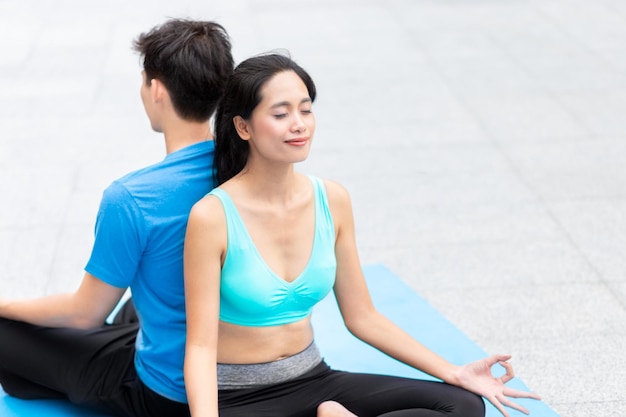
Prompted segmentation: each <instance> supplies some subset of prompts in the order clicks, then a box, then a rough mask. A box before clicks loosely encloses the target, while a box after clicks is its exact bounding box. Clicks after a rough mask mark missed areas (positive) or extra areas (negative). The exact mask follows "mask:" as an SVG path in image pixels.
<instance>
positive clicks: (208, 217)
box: [189, 194, 224, 224]
mask: <svg viewBox="0 0 626 417" xmlns="http://www.w3.org/2000/svg"><path fill="white" fill-rule="evenodd" d="M223 220H224V208H223V206H222V202H221V201H220V199H219V198H218V197H217V196H216V195H215V194H207V195H205V196H204V197H202V198H201V199H200V200H199V201H198V202H197V203H195V204H194V205H193V207H192V208H191V212H190V213H189V221H190V222H200V223H205V224H215V223H219V222H222V221H223Z"/></svg>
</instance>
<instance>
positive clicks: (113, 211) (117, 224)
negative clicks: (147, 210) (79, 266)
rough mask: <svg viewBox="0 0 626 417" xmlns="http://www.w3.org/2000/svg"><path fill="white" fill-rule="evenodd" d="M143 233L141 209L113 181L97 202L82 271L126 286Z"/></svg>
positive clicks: (133, 271) (137, 260)
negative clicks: (91, 240)
mask: <svg viewBox="0 0 626 417" xmlns="http://www.w3.org/2000/svg"><path fill="white" fill-rule="evenodd" d="M145 236H146V233H145V225H144V219H143V216H142V213H141V210H140V209H139V207H138V206H137V204H136V202H135V200H134V199H133V198H132V196H131V195H130V193H129V192H128V190H127V189H126V188H125V187H124V186H123V185H122V184H120V183H118V182H114V183H113V184H111V185H110V186H109V187H108V188H107V189H106V190H105V191H104V194H103V197H102V201H101V202H100V209H99V210H98V216H97V218H96V226H95V241H94V245H93V249H92V252H91V257H90V258H89V261H88V263H87V266H86V267H85V271H87V272H88V273H90V274H91V275H93V276H95V277H97V278H98V279H100V280H102V281H104V282H106V283H107V284H110V285H113V286H115V287H119V288H126V287H129V286H130V284H131V282H132V281H133V279H134V277H135V274H136V273H137V269H138V266H139V263H140V261H141V255H142V252H143V247H144V246H145V242H144V237H145Z"/></svg>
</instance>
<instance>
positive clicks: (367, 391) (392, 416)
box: [320, 371, 485, 417]
mask: <svg viewBox="0 0 626 417" xmlns="http://www.w3.org/2000/svg"><path fill="white" fill-rule="evenodd" d="M324 387H325V388H324ZM320 388H321V389H325V390H326V391H327V392H326V395H327V396H328V397H327V399H329V400H330V399H332V400H335V401H337V402H339V403H341V404H342V405H344V406H345V407H346V408H348V409H349V410H350V411H352V412H353V413H355V414H356V415H358V416H359V417H383V416H384V417H444V416H445V417H484V415H485V404H484V402H483V400H482V398H481V397H479V396H477V395H475V394H473V393H471V392H469V391H466V390H464V389H462V388H459V387H456V386H453V385H448V384H444V383H440V382H434V381H425V380H419V379H411V378H401V377H395V376H386V375H373V374H359V373H351V372H340V371H334V372H333V373H332V374H330V375H329V376H328V377H327V378H326V381H325V382H324V384H323V385H322V387H320Z"/></svg>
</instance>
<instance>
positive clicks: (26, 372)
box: [0, 319, 138, 405]
mask: <svg viewBox="0 0 626 417" xmlns="http://www.w3.org/2000/svg"><path fill="white" fill-rule="evenodd" d="M137 330H138V325H137V324H128V325H119V326H103V327H101V328H98V329H94V330H79V329H70V328H47V327H41V326H34V325H30V324H27V323H23V322H18V321H13V320H7V319H0V340H1V341H2V342H1V343H0V368H1V369H2V370H3V372H2V373H0V383H1V384H2V385H3V387H4V386H5V384H6V388H5V390H6V391H7V392H8V393H9V394H11V395H14V396H16V397H19V398H42V397H44V398H59V396H60V395H59V393H60V394H62V395H65V396H66V397H67V398H68V399H69V400H70V401H72V402H74V403H76V404H84V405H91V404H96V405H97V404H99V403H100V402H101V401H102V400H103V399H105V397H106V396H107V395H116V393H115V391H116V390H119V389H120V387H121V386H122V382H123V381H124V379H125V378H126V377H127V374H128V371H129V369H130V368H131V367H133V366H134V365H133V358H134V343H135V339H136V334H137ZM3 377H6V378H7V379H6V380H2V379H1V378H3ZM17 382H19V383H17ZM28 382H30V383H31V384H29V383H28Z"/></svg>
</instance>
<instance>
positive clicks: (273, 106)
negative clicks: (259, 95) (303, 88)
mask: <svg viewBox="0 0 626 417" xmlns="http://www.w3.org/2000/svg"><path fill="white" fill-rule="evenodd" d="M311 101H312V100H311V98H310V97H306V98H303V99H302V100H300V104H303V103H311ZM290 105H291V103H289V102H288V101H281V102H278V103H274V104H272V105H271V106H270V109H274V108H276V107H283V106H286V107H289V106H290Z"/></svg>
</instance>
